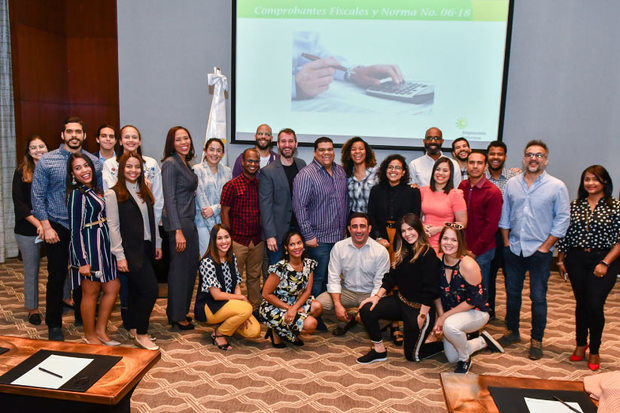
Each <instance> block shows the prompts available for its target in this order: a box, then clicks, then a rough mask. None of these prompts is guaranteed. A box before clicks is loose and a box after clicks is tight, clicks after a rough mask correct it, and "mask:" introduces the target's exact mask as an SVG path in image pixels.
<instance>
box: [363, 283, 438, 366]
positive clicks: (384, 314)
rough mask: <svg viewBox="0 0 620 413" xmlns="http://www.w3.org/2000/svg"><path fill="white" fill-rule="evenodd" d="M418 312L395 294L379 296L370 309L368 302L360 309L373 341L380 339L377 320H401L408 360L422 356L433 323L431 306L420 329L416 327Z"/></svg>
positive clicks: (418, 310)
mask: <svg viewBox="0 0 620 413" xmlns="http://www.w3.org/2000/svg"><path fill="white" fill-rule="evenodd" d="M419 313H420V309H418V308H411V307H409V306H408V305H407V304H405V303H403V302H402V301H401V300H400V299H399V298H398V295H397V294H392V295H388V296H386V297H383V298H381V299H380V300H379V302H378V303H377V305H376V306H375V308H374V309H373V310H372V311H370V303H367V304H366V305H364V306H363V307H362V308H361V310H360V316H361V318H362V322H363V323H364V326H366V330H367V331H368V335H369V336H370V339H371V340H372V341H374V342H379V341H381V327H380V326H379V320H381V319H383V320H392V321H400V320H402V321H403V328H404V331H403V335H404V342H403V349H404V350H405V358H406V359H407V360H409V361H420V360H421V359H422V358H424V354H423V353H424V348H423V347H424V341H425V340H426V337H428V335H429V334H430V332H431V330H432V328H433V326H434V325H435V311H434V310H433V309H432V307H431V311H429V314H428V316H427V317H426V319H425V321H424V325H422V329H420V328H419V327H418V314H419Z"/></svg>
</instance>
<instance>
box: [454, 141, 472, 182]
mask: <svg viewBox="0 0 620 413" xmlns="http://www.w3.org/2000/svg"><path fill="white" fill-rule="evenodd" d="M470 153H471V148H470V147H469V142H468V141H467V139H465V138H458V139H455V140H454V141H452V158H453V159H456V161H457V162H458V163H459V170H460V171H461V180H463V181H464V180H465V179H467V157H468V156H469V154H470ZM455 171H456V170H455Z"/></svg>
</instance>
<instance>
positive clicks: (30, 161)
mask: <svg viewBox="0 0 620 413" xmlns="http://www.w3.org/2000/svg"><path fill="white" fill-rule="evenodd" d="M37 139H38V140H40V141H41V142H43V143H44V144H45V147H46V148H47V149H48V150H49V145H48V144H47V142H46V141H45V139H43V137H41V136H40V135H30V136H29V137H28V140H27V141H26V150H25V151H24V158H23V159H22V162H21V163H20V164H19V166H18V167H17V169H18V170H19V171H20V172H21V173H22V181H23V182H32V175H33V174H34V158H33V157H32V155H30V144H31V143H32V141H34V140H37Z"/></svg>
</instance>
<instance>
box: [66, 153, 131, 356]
mask: <svg viewBox="0 0 620 413" xmlns="http://www.w3.org/2000/svg"><path fill="white" fill-rule="evenodd" d="M94 172H95V167H94V165H93V162H92V161H91V160H90V158H88V157H87V156H85V155H83V154H82V153H79V152H77V153H73V154H71V156H69V160H68V161H67V208H68V210H69V219H70V228H71V243H70V245H69V249H70V251H69V254H70V258H69V260H70V264H71V281H72V283H73V288H77V286H81V288H82V304H81V307H80V308H81V310H82V319H83V320H84V336H85V338H84V340H85V341H86V343H88V344H105V345H108V346H117V345H119V344H120V343H119V342H118V341H115V340H112V339H110V337H109V336H108V334H107V333H106V325H107V324H108V320H109V318H110V313H111V312H112V307H113V306H114V302H115V301H116V296H117V295H118V290H119V288H120V282H119V281H118V279H117V275H116V259H115V258H114V256H113V255H112V253H111V251H110V234H109V230H108V223H107V222H106V218H105V201H104V199H103V195H102V191H101V188H99V185H98V184H97V179H96V178H95V173H94ZM101 290H103V297H101V301H100V303H99V315H98V318H97V322H96V324H95V307H96V306H97V298H98V297H99V292H100V291H101Z"/></svg>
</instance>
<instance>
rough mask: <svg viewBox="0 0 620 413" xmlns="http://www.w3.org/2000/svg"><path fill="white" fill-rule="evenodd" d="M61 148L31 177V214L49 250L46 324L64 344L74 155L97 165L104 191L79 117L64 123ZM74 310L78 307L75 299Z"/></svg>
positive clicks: (51, 335) (45, 158)
mask: <svg viewBox="0 0 620 413" xmlns="http://www.w3.org/2000/svg"><path fill="white" fill-rule="evenodd" d="M60 138H61V139H62V142H63V143H62V145H60V147H59V148H58V149H56V150H54V151H51V152H48V153H46V154H45V155H43V156H42V157H41V160H40V161H39V162H38V163H37V167H36V168H35V170H34V175H33V177H32V213H33V215H34V216H35V217H36V218H37V219H38V220H39V221H41V225H42V226H43V231H44V236H43V238H44V240H45V248H46V250H47V274H48V275H47V289H46V293H45V306H46V312H45V324H47V328H48V337H49V339H50V340H55V341H64V339H65V337H64V334H63V332H62V296H63V286H64V283H65V278H66V277H67V263H68V262H69V241H70V239H71V233H70V231H69V212H68V210H67V204H66V199H67V198H66V197H67V161H68V159H69V156H70V155H71V154H72V153H74V152H82V153H83V154H85V155H87V156H88V157H90V158H91V159H92V161H93V164H94V165H95V173H96V177H97V182H98V183H99V187H100V188H101V187H102V184H103V183H102V179H101V169H102V165H101V162H99V159H97V157H95V156H94V155H91V154H90V153H88V152H86V151H84V150H83V149H82V144H83V143H84V141H85V140H86V126H85V125H84V121H83V120H82V119H80V118H78V117H75V116H74V117H70V118H68V119H67V120H65V123H64V127H63V130H62V132H60ZM74 305H75V306H79V297H76V303H75V304H74Z"/></svg>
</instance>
